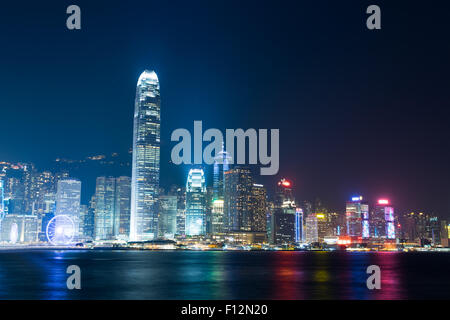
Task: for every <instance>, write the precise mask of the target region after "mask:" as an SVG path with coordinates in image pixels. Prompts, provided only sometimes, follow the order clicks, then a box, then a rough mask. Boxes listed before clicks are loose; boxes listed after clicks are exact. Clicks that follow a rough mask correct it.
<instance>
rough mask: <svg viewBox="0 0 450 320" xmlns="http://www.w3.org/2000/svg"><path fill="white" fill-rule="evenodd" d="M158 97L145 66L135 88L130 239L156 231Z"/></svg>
mask: <svg viewBox="0 0 450 320" xmlns="http://www.w3.org/2000/svg"><path fill="white" fill-rule="evenodd" d="M160 125H161V100H160V92H159V81H158V77H157V75H156V73H155V72H154V71H148V70H145V71H144V72H143V73H142V74H141V76H140V77H139V80H138V83H137V88H136V100H135V109H134V134H133V164H132V182H131V218H130V240H132V241H144V240H152V239H154V238H156V237H157V233H158V205H157V202H158V192H159V170H160Z"/></svg>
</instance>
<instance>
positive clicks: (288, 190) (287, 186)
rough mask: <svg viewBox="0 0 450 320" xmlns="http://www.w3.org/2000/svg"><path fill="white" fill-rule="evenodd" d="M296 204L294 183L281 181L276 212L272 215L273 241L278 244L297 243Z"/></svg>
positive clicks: (275, 207) (276, 199)
mask: <svg viewBox="0 0 450 320" xmlns="http://www.w3.org/2000/svg"><path fill="white" fill-rule="evenodd" d="M295 212H296V203H295V199H294V196H293V195H292V182H291V181H289V180H286V179H284V178H283V179H281V180H280V181H279V182H278V185H277V190H276V196H275V203H274V212H273V214H272V220H271V223H272V233H273V241H274V242H275V243H277V244H285V243H292V242H295V240H296V239H295V238H296V237H295V233H296V215H295Z"/></svg>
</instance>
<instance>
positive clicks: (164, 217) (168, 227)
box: [158, 195, 178, 239]
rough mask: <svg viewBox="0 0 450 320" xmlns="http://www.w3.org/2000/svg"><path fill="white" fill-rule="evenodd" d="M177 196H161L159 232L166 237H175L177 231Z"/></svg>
mask: <svg viewBox="0 0 450 320" xmlns="http://www.w3.org/2000/svg"><path fill="white" fill-rule="evenodd" d="M177 202H178V199H177V196H176V195H160V196H159V218H158V221H159V232H160V235H161V237H162V238H164V239H174V238H175V234H176V231H177Z"/></svg>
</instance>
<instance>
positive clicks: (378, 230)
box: [370, 199, 396, 239]
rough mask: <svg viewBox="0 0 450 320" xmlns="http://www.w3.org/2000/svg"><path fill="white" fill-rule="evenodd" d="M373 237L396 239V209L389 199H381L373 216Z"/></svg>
mask: <svg viewBox="0 0 450 320" xmlns="http://www.w3.org/2000/svg"><path fill="white" fill-rule="evenodd" d="M370 221H371V224H370V228H371V236H372V237H374V238H386V239H395V236H396V235H395V223H394V208H393V207H392V206H391V205H390V202H389V200H388V199H379V200H378V202H377V204H376V205H375V208H374V210H373V212H372V216H371V219H370Z"/></svg>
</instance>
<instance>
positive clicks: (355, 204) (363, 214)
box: [345, 196, 370, 238]
mask: <svg viewBox="0 0 450 320" xmlns="http://www.w3.org/2000/svg"><path fill="white" fill-rule="evenodd" d="M362 200H363V198H362V197H361V196H356V197H352V199H351V201H347V203H346V207H345V208H346V209H345V216H346V221H347V235H348V236H352V237H362V238H369V237H370V231H369V205H368V204H367V203H365V202H363V201H362Z"/></svg>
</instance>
